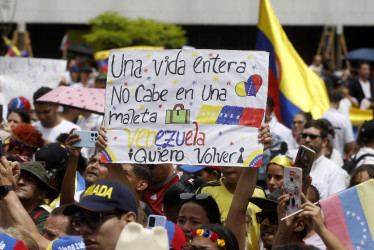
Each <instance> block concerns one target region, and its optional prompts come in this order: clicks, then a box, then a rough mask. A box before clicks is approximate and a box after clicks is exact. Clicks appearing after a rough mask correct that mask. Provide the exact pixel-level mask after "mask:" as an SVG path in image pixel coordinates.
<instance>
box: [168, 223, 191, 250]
mask: <svg viewBox="0 0 374 250" xmlns="http://www.w3.org/2000/svg"><path fill="white" fill-rule="evenodd" d="M165 228H166V230H167V232H168V239H169V247H170V249H175V250H181V249H182V247H184V246H186V238H185V236H184V233H183V231H182V229H181V228H180V227H179V226H178V225H176V224H174V223H173V222H171V221H169V220H167V221H166V225H165Z"/></svg>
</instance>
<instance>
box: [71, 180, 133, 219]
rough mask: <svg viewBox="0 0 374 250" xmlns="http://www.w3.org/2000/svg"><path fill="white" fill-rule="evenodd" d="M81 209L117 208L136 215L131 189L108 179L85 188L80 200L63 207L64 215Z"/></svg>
mask: <svg viewBox="0 0 374 250" xmlns="http://www.w3.org/2000/svg"><path fill="white" fill-rule="evenodd" d="M82 209H85V210H89V211H93V212H105V211H110V210H114V209H118V210H122V211H125V212H134V213H135V214H136V216H138V209H137V206H136V202H135V198H134V196H133V195H132V193H131V191H130V190H129V189H128V188H127V187H125V186H123V185H121V184H119V183H118V182H115V181H110V180H101V181H98V182H96V183H94V184H93V185H91V186H90V187H89V188H87V189H86V191H85V192H84V194H83V198H82V199H81V201H80V202H78V203H73V204H70V205H68V206H67V207H66V208H65V209H64V215H73V214H75V213H77V212H79V211H80V210H82Z"/></svg>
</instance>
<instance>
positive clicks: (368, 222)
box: [320, 179, 374, 250]
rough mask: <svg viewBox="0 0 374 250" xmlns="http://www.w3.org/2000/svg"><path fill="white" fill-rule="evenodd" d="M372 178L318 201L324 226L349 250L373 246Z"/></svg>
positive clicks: (373, 200)
mask: <svg viewBox="0 0 374 250" xmlns="http://www.w3.org/2000/svg"><path fill="white" fill-rule="evenodd" d="M373 192H374V180H373V179H371V180H369V181H366V182H364V183H361V184H359V185H357V186H354V187H351V188H349V189H346V190H343V191H341V192H339V193H338V194H334V195H332V196H330V197H327V198H325V199H323V200H321V201H320V203H321V206H322V209H323V214H324V216H325V221H326V226H327V228H328V229H329V230H330V231H331V232H332V233H333V234H334V235H335V236H336V237H338V238H339V239H340V240H341V241H342V242H343V244H344V245H345V246H346V247H348V248H349V249H361V250H363V249H374V213H373V207H374V195H373Z"/></svg>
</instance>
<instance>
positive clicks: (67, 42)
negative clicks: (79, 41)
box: [60, 34, 70, 50]
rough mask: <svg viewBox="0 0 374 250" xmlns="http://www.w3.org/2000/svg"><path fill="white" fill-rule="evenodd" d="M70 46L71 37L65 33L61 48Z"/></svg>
mask: <svg viewBox="0 0 374 250" xmlns="http://www.w3.org/2000/svg"><path fill="white" fill-rule="evenodd" d="M69 47H70V39H69V36H68V34H65V35H64V37H63V38H62V40H61V44H60V50H64V49H68V48H69Z"/></svg>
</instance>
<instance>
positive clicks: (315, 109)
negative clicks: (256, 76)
mask: <svg viewBox="0 0 374 250" xmlns="http://www.w3.org/2000/svg"><path fill="white" fill-rule="evenodd" d="M256 50H264V51H267V52H269V53H270V61H269V93H268V94H269V96H270V97H272V98H273V100H274V104H275V107H274V112H275V113H276V115H277V117H278V120H280V121H283V123H285V124H286V125H287V126H289V127H290V126H291V122H292V119H293V116H294V115H295V114H296V113H297V112H299V111H305V112H311V113H312V115H313V118H315V119H318V118H320V117H321V116H322V114H323V113H324V112H325V111H326V110H327V108H328V106H329V99H328V95H327V91H326V86H325V83H324V82H323V81H322V79H321V78H319V77H318V76H317V75H316V74H315V73H314V72H312V71H311V70H310V69H309V68H308V66H307V65H306V64H305V62H304V61H303V60H302V59H301V57H300V56H299V54H298V53H297V52H296V50H295V48H294V47H293V46H292V44H291V42H290V41H289V40H288V38H287V35H286V33H285V32H284V30H283V28H282V26H281V25H280V23H279V22H278V20H277V17H276V16H275V14H274V11H273V9H272V7H271V4H270V1H269V0H260V15H259V22H258V29H257V42H256Z"/></svg>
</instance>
